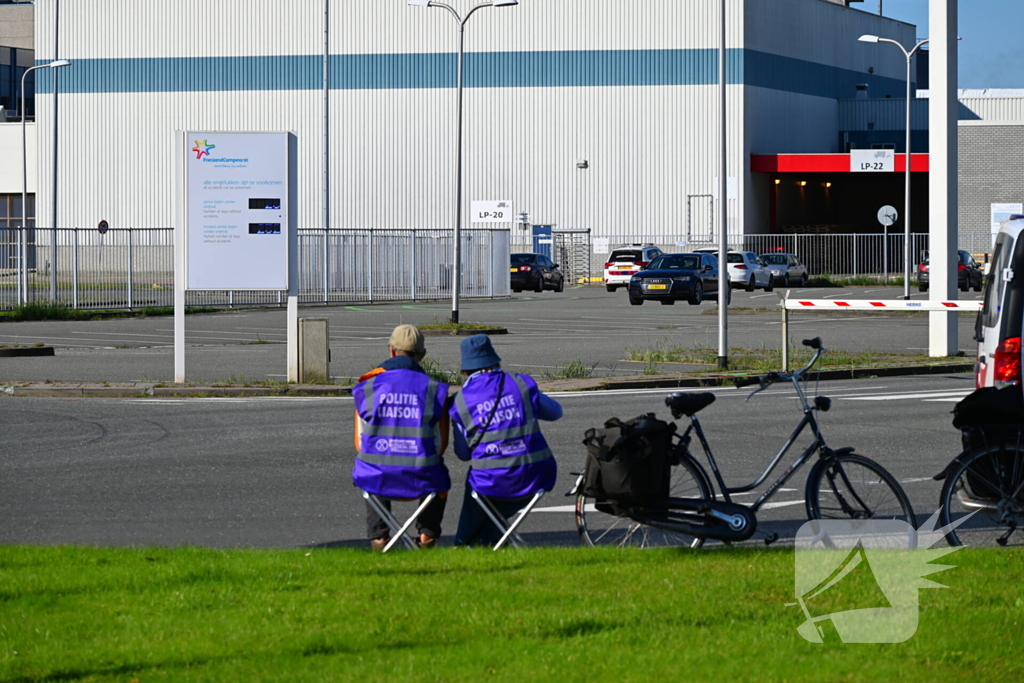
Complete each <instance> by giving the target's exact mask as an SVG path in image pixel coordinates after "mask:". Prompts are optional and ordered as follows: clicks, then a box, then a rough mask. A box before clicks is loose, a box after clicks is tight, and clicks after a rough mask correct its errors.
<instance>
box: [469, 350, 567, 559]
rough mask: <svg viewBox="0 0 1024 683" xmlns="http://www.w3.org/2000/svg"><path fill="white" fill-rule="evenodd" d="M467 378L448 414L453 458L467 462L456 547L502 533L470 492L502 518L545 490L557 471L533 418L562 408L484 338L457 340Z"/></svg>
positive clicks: (547, 416)
mask: <svg viewBox="0 0 1024 683" xmlns="http://www.w3.org/2000/svg"><path fill="white" fill-rule="evenodd" d="M462 375H463V376H464V377H465V378H466V379H465V382H464V383H463V385H462V390H461V391H460V392H459V393H458V394H457V395H456V397H455V401H454V403H453V404H452V407H451V409H450V410H449V413H450V415H451V418H452V420H453V422H454V423H455V429H454V442H455V455H456V456H458V458H459V459H460V460H468V461H469V466H470V469H469V474H468V476H467V478H466V495H465V496H464V497H463V499H462V513H461V515H460V516H459V528H458V531H456V533H455V545H457V546H459V545H473V544H477V543H487V544H493V543H496V542H497V541H498V539H499V538H500V535H499V533H498V529H497V528H496V527H495V526H494V524H493V523H492V522H491V521H490V519H488V518H487V516H486V515H485V514H484V512H483V510H481V509H480V506H479V505H477V503H476V501H474V500H473V499H472V498H471V497H470V495H469V494H470V491H471V490H472V491H476V492H478V493H480V494H481V495H484V496H487V497H488V498H489V499H490V500H491V501H492V502H493V503H494V504H495V507H497V508H498V510H499V511H500V512H501V513H502V515H504V516H505V517H506V518H507V517H509V516H510V515H513V514H515V512H516V511H517V510H518V509H519V508H521V507H522V506H523V504H524V503H525V502H526V499H527V498H528V497H529V496H532V495H533V494H535V493H536V492H537V491H540V490H541V489H543V490H545V491H550V490H551V489H552V488H553V487H554V485H555V476H556V475H557V473H558V469H557V466H556V465H555V458H554V456H553V455H552V454H551V449H549V448H548V444H547V442H546V441H545V440H544V435H543V434H541V432H540V424H539V422H538V420H557V419H559V418H560V417H562V406H561V405H559V404H558V402H557V401H555V400H554V399H552V398H550V397H548V396H545V395H544V394H543V393H541V391H540V389H538V388H537V383H536V382H535V381H533V379H532V378H531V377H529V376H527V375H520V374H518V373H514V372H505V371H504V370H502V369H501V358H500V357H499V356H498V354H497V353H495V351H494V347H493V346H492V345H491V340H490V338H489V337H487V335H484V334H478V335H475V336H472V337H469V338H467V339H464V340H463V342H462Z"/></svg>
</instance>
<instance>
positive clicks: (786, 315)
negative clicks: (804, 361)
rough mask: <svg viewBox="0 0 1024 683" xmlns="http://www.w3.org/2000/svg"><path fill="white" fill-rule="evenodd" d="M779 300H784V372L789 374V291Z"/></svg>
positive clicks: (780, 296)
mask: <svg viewBox="0 0 1024 683" xmlns="http://www.w3.org/2000/svg"><path fill="white" fill-rule="evenodd" d="M779 298H780V299H781V300H782V371H783V372H789V309H788V308H786V299H788V298H789V290H788V289H787V290H786V291H785V293H780V294H779Z"/></svg>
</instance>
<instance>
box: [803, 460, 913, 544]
mask: <svg viewBox="0 0 1024 683" xmlns="http://www.w3.org/2000/svg"><path fill="white" fill-rule="evenodd" d="M806 503H807V517H808V519H897V520H902V521H905V522H907V523H908V524H910V526H911V527H914V528H916V527H917V523H916V520H915V519H914V510H913V508H911V507H910V500H909V499H908V498H907V494H906V493H904V492H903V488H902V487H901V486H900V485H899V482H897V481H896V478H895V477H893V476H892V475H891V474H889V472H888V471H887V470H886V469H885V468H884V467H882V466H881V465H879V464H878V463H877V462H875V461H874V460H869V459H868V458H865V457H863V456H860V455H856V454H853V453H851V454H848V455H840V456H837V457H835V458H830V459H827V460H821V461H819V462H818V464H817V465H815V466H814V469H813V470H812V471H811V474H810V476H809V477H808V478H807V500H806Z"/></svg>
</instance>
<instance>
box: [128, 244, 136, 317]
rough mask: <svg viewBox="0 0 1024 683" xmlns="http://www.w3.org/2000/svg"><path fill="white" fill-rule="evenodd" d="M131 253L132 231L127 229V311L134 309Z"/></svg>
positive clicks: (133, 267) (133, 270)
mask: <svg viewBox="0 0 1024 683" xmlns="http://www.w3.org/2000/svg"><path fill="white" fill-rule="evenodd" d="M133 257H134V254H133V253H132V229H131V228H128V310H129V311H130V310H132V309H133V308H134V307H135V305H134V304H135V297H134V294H135V292H134V290H133V288H132V274H133V273H134V272H135V264H134V260H133Z"/></svg>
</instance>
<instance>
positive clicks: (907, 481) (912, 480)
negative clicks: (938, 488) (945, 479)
mask: <svg viewBox="0 0 1024 683" xmlns="http://www.w3.org/2000/svg"><path fill="white" fill-rule="evenodd" d="M919 481H932V477H913V478H911V479H901V480H900V483H901V484H916V483H917V482H919Z"/></svg>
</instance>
